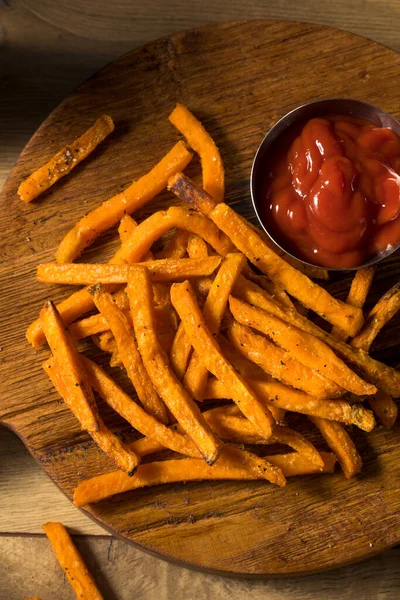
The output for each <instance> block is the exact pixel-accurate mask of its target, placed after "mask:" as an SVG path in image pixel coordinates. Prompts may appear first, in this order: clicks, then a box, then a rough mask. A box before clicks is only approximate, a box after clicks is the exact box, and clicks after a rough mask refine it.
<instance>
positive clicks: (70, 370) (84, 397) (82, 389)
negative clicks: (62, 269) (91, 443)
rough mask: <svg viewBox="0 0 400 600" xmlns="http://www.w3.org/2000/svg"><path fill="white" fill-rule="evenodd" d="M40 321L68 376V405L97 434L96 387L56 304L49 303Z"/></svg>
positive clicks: (66, 383) (66, 377)
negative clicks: (93, 385) (94, 388)
mask: <svg viewBox="0 0 400 600" xmlns="http://www.w3.org/2000/svg"><path fill="white" fill-rule="evenodd" d="M40 318H41V320H42V325H43V330H44V334H45V336H46V339H47V342H48V344H49V347H50V350H51V352H52V354H53V356H54V358H55V360H56V362H57V364H58V366H59V368H60V369H61V372H62V373H64V375H65V387H66V390H67V392H68V397H69V401H68V406H69V407H70V408H71V407H72V406H73V407H74V411H73V412H74V414H75V415H76V416H78V418H79V422H80V424H81V426H82V428H83V429H86V430H87V431H97V430H98V429H99V416H98V412H97V406H96V402H95V399H94V395H93V390H92V387H91V385H90V383H89V381H88V378H87V374H86V372H85V368H84V366H83V365H82V361H81V356H80V354H79V352H78V350H77V349H76V346H75V344H74V342H73V341H72V339H71V337H70V335H69V333H68V332H67V331H66V330H65V328H64V325H63V322H62V320H61V317H60V315H59V313H58V311H57V309H56V308H55V306H54V304H53V303H52V302H46V304H45V305H44V307H43V309H42V311H41V313H40Z"/></svg>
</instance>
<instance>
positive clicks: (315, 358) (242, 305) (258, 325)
mask: <svg viewBox="0 0 400 600" xmlns="http://www.w3.org/2000/svg"><path fill="white" fill-rule="evenodd" d="M229 307H230V309H231V312H232V314H233V316H234V317H235V319H236V320H237V321H239V323H242V324H243V325H248V326H251V327H253V328H254V329H257V330H258V331H261V332H262V333H264V334H265V335H267V336H268V337H269V338H271V339H272V340H273V341H274V342H275V344H277V345H278V346H280V347H281V348H283V349H284V350H286V351H288V352H290V353H291V356H292V357H293V358H295V359H296V360H298V361H299V362H300V363H301V364H302V365H304V366H306V367H309V368H310V369H313V370H315V371H316V372H317V373H319V374H320V375H323V376H324V377H326V378H328V379H330V380H332V381H334V382H335V383H337V384H338V385H339V386H341V387H342V388H344V389H345V390H348V391H349V392H352V393H353V394H357V395H362V394H366V395H369V394H374V393H375V392H376V387H375V386H374V385H371V384H369V383H366V382H365V381H363V380H362V379H361V378H360V377H359V376H358V375H357V374H356V373H354V371H352V370H351V369H349V367H348V366H347V365H346V364H345V363H344V362H343V361H342V360H341V359H340V358H338V357H337V356H336V354H335V353H334V352H333V351H332V350H331V348H329V346H327V345H326V344H325V343H324V342H322V341H321V340H319V339H318V338H316V337H315V336H313V335H312V334H310V333H307V332H306V331H302V330H301V329H298V328H297V327H294V326H293V325H289V324H288V323H285V321H282V320H281V319H279V318H278V317H275V316H274V315H271V314H268V313H265V312H264V311H262V310H261V309H259V308H255V307H254V306H250V305H249V304H247V303H246V302H243V301H242V300H237V299H236V298H233V297H232V296H231V297H230V299H229ZM269 358H270V357H269V356H268V359H269ZM291 385H293V384H291ZM293 387H297V386H296V385H293ZM304 391H307V390H304Z"/></svg>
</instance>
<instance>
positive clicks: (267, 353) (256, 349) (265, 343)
mask: <svg viewBox="0 0 400 600" xmlns="http://www.w3.org/2000/svg"><path fill="white" fill-rule="evenodd" d="M228 336H229V340H230V342H231V344H232V345H233V347H234V348H236V350H237V351H238V352H240V353H241V354H243V356H244V357H245V358H247V359H248V360H251V361H253V362H254V363H255V364H256V365H258V366H259V367H261V368H262V369H263V370H264V371H265V372H266V373H268V374H269V375H271V376H272V377H274V378H275V379H278V380H279V381H282V382H283V383H285V384H286V385H290V386H292V387H294V388H296V389H299V390H302V391H303V392H306V393H307V394H309V395H310V396H315V397H316V398H338V397H340V396H341V395H342V393H343V391H342V389H341V388H340V387H339V386H338V385H337V384H336V383H334V382H333V381H331V380H329V379H326V378H325V377H323V375H321V374H320V373H318V372H317V371H314V370H313V369H311V368H310V367H307V366H304V365H303V364H302V363H300V362H299V361H298V360H296V359H295V358H293V356H292V355H291V354H290V353H289V352H286V350H282V348H278V346H275V344H273V343H272V342H270V341H269V340H267V339H266V338H264V337H262V336H260V335H257V334H256V333H254V332H253V331H251V329H250V328H249V327H246V326H245V325H241V324H240V323H238V322H237V321H233V323H232V324H231V326H230V327H229V329H228Z"/></svg>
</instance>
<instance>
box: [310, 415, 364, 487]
mask: <svg viewBox="0 0 400 600" xmlns="http://www.w3.org/2000/svg"><path fill="white" fill-rule="evenodd" d="M310 419H311V421H312V422H313V423H314V425H315V426H316V427H318V429H319V430H320V432H321V433H322V435H323V437H324V438H325V440H326V443H327V444H328V446H329V448H330V449H331V450H332V452H333V453H334V454H335V455H336V457H337V459H338V461H339V464H340V466H341V467H342V470H343V473H344V476H345V477H346V479H351V478H352V477H354V475H357V473H359V472H360V471H361V468H362V459H361V456H360V455H359V453H358V451H357V448H356V447H355V445H354V442H353V440H352V439H351V437H350V436H349V434H348V433H347V431H346V430H345V428H344V427H343V426H342V425H341V424H340V423H335V422H334V421H330V420H328V419H320V418H318V417H310Z"/></svg>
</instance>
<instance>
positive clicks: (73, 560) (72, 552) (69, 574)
mask: <svg viewBox="0 0 400 600" xmlns="http://www.w3.org/2000/svg"><path fill="white" fill-rule="evenodd" d="M124 475H126V473H124ZM128 479H129V478H128ZM42 529H43V531H44V532H45V534H46V535H47V537H48V539H49V541H50V543H51V545H52V547H53V550H54V553H55V555H56V557H57V560H58V563H59V565H60V567H61V568H62V570H63V571H64V574H65V576H66V578H67V579H68V582H69V583H70V585H71V587H72V589H73V590H74V592H75V594H76V597H77V598H78V599H79V600H81V599H82V598H84V599H85V600H103V596H102V594H101V593H100V591H99V589H98V588H97V586H96V583H95V581H94V579H93V577H92V576H91V574H90V573H89V571H88V568H87V566H86V565H85V563H84V561H83V558H82V556H81V555H80V553H79V552H78V550H77V548H76V547H75V545H74V543H73V541H72V540H71V538H70V536H69V534H68V532H67V530H66V529H65V527H64V525H62V524H61V523H45V524H44V525H43V526H42Z"/></svg>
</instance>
